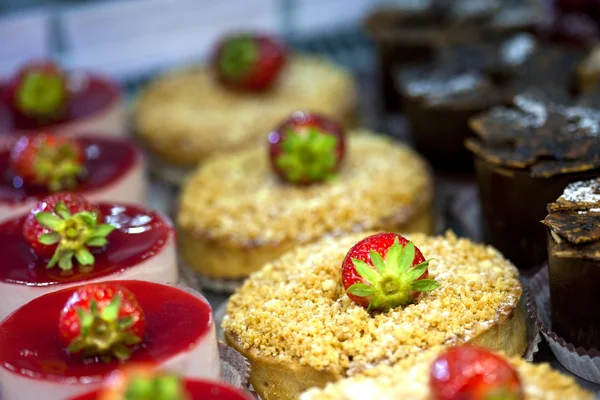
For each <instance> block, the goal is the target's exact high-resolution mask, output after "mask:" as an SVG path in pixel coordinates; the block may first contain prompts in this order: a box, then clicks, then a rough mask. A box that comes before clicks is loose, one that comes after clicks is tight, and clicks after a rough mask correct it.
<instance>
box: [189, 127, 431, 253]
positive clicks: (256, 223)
mask: <svg viewBox="0 0 600 400" xmlns="http://www.w3.org/2000/svg"><path fill="white" fill-rule="evenodd" d="M432 186H433V182H432V178H431V175H430V173H429V170H428V166H427V164H426V162H425V161H423V159H422V158H421V157H420V156H418V155H417V154H416V153H415V152H413V151H412V150H410V149H409V148H408V147H407V146H405V145H403V144H400V143H397V142H394V141H392V140H391V139H390V138H386V137H384V136H380V135H374V134H370V133H362V134H357V135H354V136H352V137H351V138H350V140H349V144H348V149H347V153H346V159H345V160H344V164H343V166H342V168H341V170H340V173H339V175H338V176H337V178H336V179H335V180H334V181H332V182H327V183H321V184H313V185H308V186H306V185H305V186H301V185H300V186H299V185H292V184H289V183H285V182H281V181H280V180H279V178H278V177H277V176H276V174H275V173H274V172H273V171H272V170H271V166H270V164H269V160H268V155H267V146H266V144H265V145H264V146H263V147H259V148H253V149H250V150H245V151H241V152H237V153H235V154H232V155H227V156H223V157H217V158H214V159H212V160H210V161H208V162H207V163H205V164H203V166H201V167H200V168H199V169H198V170H197V171H196V172H195V173H194V174H193V175H192V177H191V178H190V179H189V181H188V182H187V183H186V185H185V186H184V188H183V191H182V194H181V199H180V211H179V215H178V220H179V224H180V226H181V227H182V228H183V229H188V230H191V231H192V232H197V233H198V234H200V235H208V236H210V237H212V238H227V239H228V240H232V241H236V242H241V243H250V244H253V243H261V244H266V243H280V242H283V241H286V240H293V241H299V242H308V241H314V240H316V239H318V238H320V237H321V236H323V235H325V234H332V235H335V236H339V235H340V234H341V233H344V232H352V231H362V230H366V229H381V228H383V227H385V226H389V225H390V224H391V223H394V222H395V223H396V225H398V224H401V223H403V222H405V221H406V220H408V219H409V218H410V217H412V216H413V215H414V214H415V213H416V212H417V211H420V209H422V208H425V207H427V206H429V204H430V202H431V198H432V191H433V189H432Z"/></svg>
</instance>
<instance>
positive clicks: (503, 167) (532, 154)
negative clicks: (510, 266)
mask: <svg viewBox="0 0 600 400" xmlns="http://www.w3.org/2000/svg"><path fill="white" fill-rule="evenodd" d="M599 122H600V112H599V111H597V110H594V109H588V108H583V107H577V106H573V107H567V106H564V105H561V104H556V103H552V102H548V101H547V100H546V99H544V98H542V97H540V96H537V95H533V94H523V95H518V96H516V97H515V99H514V107H513V108H503V107H498V108H493V109H491V110H490V111H489V112H487V113H485V114H482V115H480V116H477V117H474V118H473V119H471V121H470V124H471V126H472V128H473V130H474V131H475V132H476V133H477V135H478V137H477V138H474V139H469V140H467V142H466V145H467V148H468V149H469V150H471V152H473V153H474V155H475V171H476V177H477V183H478V185H479V193H480V198H481V206H482V212H483V228H484V235H485V239H486V242H488V243H490V244H492V245H493V246H495V247H497V248H498V249H499V250H500V251H501V252H502V253H503V254H504V255H505V256H506V257H507V258H509V259H510V260H511V261H513V262H514V263H515V264H516V265H517V267H519V268H520V269H521V270H522V271H532V269H533V268H535V267H537V266H539V265H541V264H542V263H543V262H544V261H545V260H546V239H545V232H544V227H543V225H541V224H540V223H539V221H541V220H542V219H544V217H545V215H546V205H547V204H548V203H550V202H552V201H554V200H555V199H556V198H557V197H558V196H560V194H561V193H562V191H563V189H564V188H565V186H566V185H567V184H569V183H571V182H576V181H579V180H584V179H586V178H587V179H589V178H592V177H595V176H597V175H598V173H599V172H600V140H598V129H599V128H600V126H599Z"/></svg>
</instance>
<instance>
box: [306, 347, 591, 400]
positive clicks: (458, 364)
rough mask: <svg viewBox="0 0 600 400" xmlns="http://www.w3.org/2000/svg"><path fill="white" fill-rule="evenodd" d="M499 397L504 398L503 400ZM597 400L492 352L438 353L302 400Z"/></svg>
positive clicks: (535, 367)
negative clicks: (497, 399) (494, 399)
mask: <svg viewBox="0 0 600 400" xmlns="http://www.w3.org/2000/svg"><path fill="white" fill-rule="evenodd" d="M359 393H360V394H361V395H360V397H359V396H357V394H359ZM498 396H499V397H498ZM359 398H360V399H362V400H375V399H376V400H395V399H411V400H454V399H478V400H479V399H492V398H500V399H515V400H516V399H521V400H562V399H570V400H593V399H595V397H594V394H593V393H591V392H588V391H587V390H584V389H582V388H581V387H579V385H577V383H576V382H575V380H574V379H573V378H571V377H567V376H565V375H563V374H561V373H559V372H557V371H554V370H553V369H552V368H550V366H549V365H548V364H531V363H529V362H527V361H525V360H523V359H521V358H519V357H506V356H504V355H501V354H495V353H492V352H489V351H487V350H484V349H481V348H476V347H470V346H461V347H457V348H452V349H448V350H443V349H435V350H431V351H427V352H424V353H421V354H419V355H417V356H414V357H411V358H408V359H406V360H402V361H400V362H399V363H397V364H396V365H394V366H387V365H386V366H381V367H378V368H375V369H374V370H372V371H369V373H368V374H364V375H360V376H356V377H352V378H349V379H344V380H342V381H340V382H338V383H335V384H331V385H328V386H327V387H326V388H324V389H313V390H311V391H309V392H307V393H305V394H303V395H302V396H301V397H300V399H301V400H354V399H359Z"/></svg>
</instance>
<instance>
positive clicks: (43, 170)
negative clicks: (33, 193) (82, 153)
mask: <svg viewBox="0 0 600 400" xmlns="http://www.w3.org/2000/svg"><path fill="white" fill-rule="evenodd" d="M76 146H77V144H75V143H71V142H66V143H63V144H60V145H57V146H52V145H49V144H48V143H43V144H42V145H41V146H40V149H39V151H38V154H37V156H36V159H35V162H34V165H33V169H34V171H35V180H36V182H38V183H42V184H47V185H48V188H49V189H50V191H51V192H58V191H61V190H64V189H73V188H75V187H76V186H77V178H78V177H80V176H82V175H84V174H85V173H86V170H85V168H84V167H83V165H82V164H81V163H80V162H79V161H78V160H77V157H78V149H77V147H76Z"/></svg>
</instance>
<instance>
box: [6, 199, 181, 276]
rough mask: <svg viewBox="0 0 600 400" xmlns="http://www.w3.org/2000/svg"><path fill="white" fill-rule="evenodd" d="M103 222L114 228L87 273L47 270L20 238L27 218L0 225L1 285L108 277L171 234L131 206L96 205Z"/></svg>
mask: <svg viewBox="0 0 600 400" xmlns="http://www.w3.org/2000/svg"><path fill="white" fill-rule="evenodd" d="M98 206H99V208H100V212H101V213H102V215H104V221H105V222H107V223H110V224H112V225H115V226H117V229H115V230H114V231H113V232H111V233H110V235H109V236H108V246H107V247H106V249H105V250H104V251H102V250H100V251H94V256H95V259H96V261H95V264H94V268H93V269H92V270H91V271H89V272H82V271H81V270H80V268H79V266H75V268H73V269H72V270H71V271H62V270H60V269H59V268H51V269H47V268H46V264H47V262H46V261H44V260H40V259H38V258H37V256H35V255H34V254H33V252H32V251H31V250H30V248H29V246H28V245H27V242H26V241H25V237H24V236H23V223H24V221H25V218H26V216H21V217H18V218H15V219H11V220H9V221H6V222H4V223H2V224H0V254H2V263H0V282H4V283H13V284H21V285H28V286H48V285H56V284H60V283H73V282H83V281H87V280H90V279H95V278H101V277H104V276H109V275H111V274H114V273H119V272H122V271H124V270H125V269H127V268H129V267H132V266H135V265H137V264H139V263H140V262H142V261H144V260H146V259H147V258H149V257H152V256H153V255H154V254H156V253H158V252H159V251H160V250H161V249H162V247H163V246H164V245H165V243H166V242H167V240H168V238H169V235H170V234H171V233H173V232H174V228H173V226H172V225H170V223H168V222H167V221H165V220H164V219H163V217H162V216H161V215H160V214H159V213H157V212H155V211H151V210H148V209H145V208H142V207H138V206H133V205H119V204H108V203H100V204H98Z"/></svg>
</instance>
